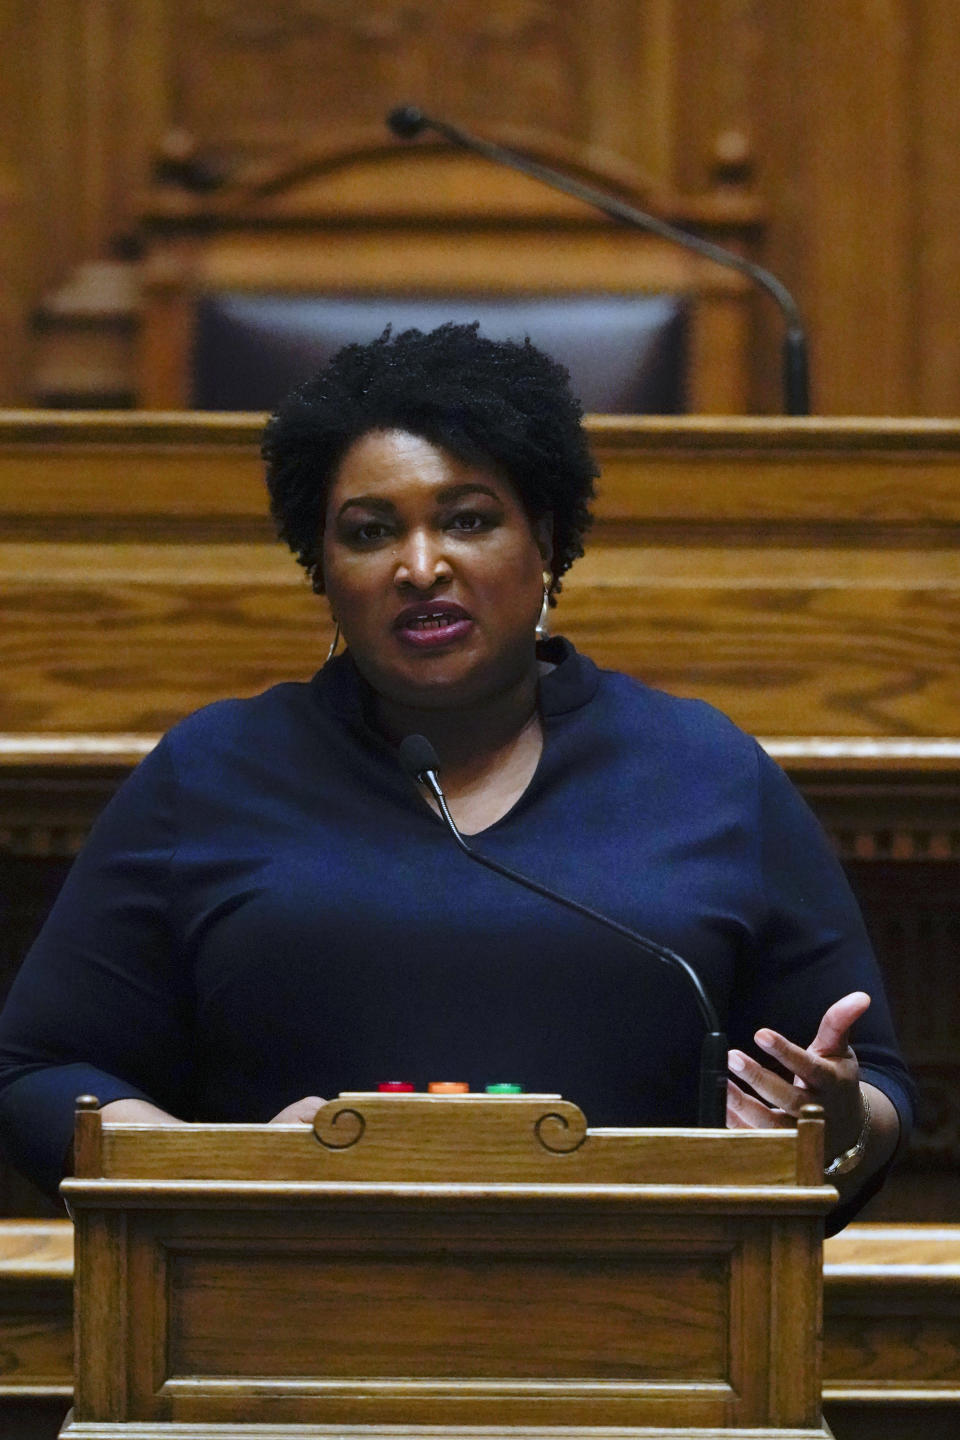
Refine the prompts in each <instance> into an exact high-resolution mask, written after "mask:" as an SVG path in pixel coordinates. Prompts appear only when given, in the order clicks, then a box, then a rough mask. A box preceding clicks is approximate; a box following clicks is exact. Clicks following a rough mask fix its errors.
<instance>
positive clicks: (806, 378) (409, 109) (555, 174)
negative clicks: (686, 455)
mask: <svg viewBox="0 0 960 1440" xmlns="http://www.w3.org/2000/svg"><path fill="white" fill-rule="evenodd" d="M387 125H388V126H389V127H390V129H391V130H392V131H393V133H394V135H396V136H397V137H398V138H399V139H400V140H413V139H415V137H416V136H417V135H420V134H421V133H422V132H423V131H424V130H434V131H435V132H436V133H437V134H438V135H442V136H443V137H444V139H445V140H449V141H450V142H451V143H452V144H454V145H459V146H460V148H461V149H463V150H472V151H473V153H474V154H475V155H482V156H483V158H484V159H485V160H491V161H492V162H493V163H494V164H495V165H506V166H508V167H509V168H510V169H511V170H519V171H520V173H521V175H528V176H529V177H530V178H531V179H532V180H540V181H542V183H543V184H544V185H549V186H551V187H552V188H553V189H554V190H562V191H563V193H564V194H565V195H572V196H574V198H575V199H577V200H582V201H583V202H584V203H585V204H587V205H592V206H594V208H595V209H597V210H600V211H601V212H602V213H603V214H604V215H609V216H610V217H611V218H612V219H614V220H623V221H625V222H626V224H628V225H637V226H639V228H640V229H641V230H648V231H649V232H650V233H651V234H652V235H659V236H660V238H661V240H669V241H671V242H672V243H673V244H675V245H682V246H684V248H685V249H687V250H693V251H695V253H696V254H697V255H703V256H704V257H705V259H707V260H714V261H715V262H716V263H717V264H718V265H725V266H726V267H727V268H728V269H730V270H737V271H739V273H740V274H741V275H746V276H747V278H748V279H749V280H752V281H753V282H754V284H755V285H759V286H760V287H761V289H763V290H766V292H767V294H768V295H772V296H773V298H774V300H775V301H776V303H777V305H778V306H779V307H780V312H781V314H782V315H783V318H784V320H785V322H786V327H787V328H786V332H785V334H784V337H783V408H784V412H785V413H786V414H787V415H809V414H810V373H809V360H808V355H807V336H806V331H805V330H804V327H803V322H802V320H801V319H800V311H799V310H798V308H797V304H796V301H795V300H794V298H793V296H792V295H791V294H790V291H789V290H788V289H787V287H786V286H785V285H784V284H783V282H782V281H781V280H778V279H777V277H776V275H773V274H771V272H770V271H769V270H766V269H764V267H763V266H762V265H755V264H754V263H753V261H752V260H745V259H744V257H743V256H742V255H737V254H736V252H735V251H733V250H727V249H725V248H724V247H723V246H722V245H714V243H713V241H712V240H702V239H701V238H700V236H699V235H691V234H690V233H689V231H687V230H681V229H680V228H679V227H678V226H676V225H671V224H670V223H669V222H668V221H666V220H661V219H660V218H659V217H658V216H656V215H650V214H648V212H647V211H646V210H638V209H637V208H636V207H635V206H633V205H627V204H626V203H625V202H624V201H623V200H617V199H616V198H615V197H614V196H612V195H606V194H604V192H603V191H602V190H596V189H594V187H593V186H592V185H583V184H581V182H580V181H579V180H574V179H573V177H572V176H571V175H564V174H563V172H562V171H560V170H554V169H553V168H552V167H551V166H549V165H541V164H540V162H539V160H531V159H530V158H529V156H526V155H521V154H520V153H519V152H518V151H516V150H508V149H507V148H506V146H505V145H495V144H493V142H492V141H490V140H481V139H480V138H479V137H478V136H476V135H471V134H469V133H468V131H466V130H461V129H460V128H459V126H457V125H451V124H449V123H448V122H447V121H446V120H435V119H434V118H433V117H432V116H430V115H425V114H424V113H423V111H422V110H420V109H418V107H417V106H416V105H398V106H397V107H396V109H394V110H391V111H390V113H389V115H388V116H387Z"/></svg>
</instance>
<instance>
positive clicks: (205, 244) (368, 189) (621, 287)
mask: <svg viewBox="0 0 960 1440" xmlns="http://www.w3.org/2000/svg"><path fill="white" fill-rule="evenodd" d="M497 138H498V139H502V140H504V141H509V142H511V143H512V144H514V145H517V146H520V147H521V148H523V149H524V150H525V151H526V152H527V153H529V154H531V155H532V156H533V157H534V158H536V159H540V160H542V161H544V162H546V163H550V164H552V165H554V166H557V167H559V168H561V169H563V168H566V169H568V170H569V171H570V172H571V173H573V174H574V175H577V176H578V177H579V178H581V179H584V180H587V181H589V182H590V183H592V184H594V185H596V186H598V187H599V188H601V189H606V190H608V191H610V192H611V193H613V194H614V195H616V196H618V197H620V198H629V199H631V200H633V201H634V202H635V203H636V202H639V203H641V204H642V205H644V206H646V207H647V208H649V209H651V210H652V211H653V212H654V213H656V214H657V215H659V216H660V217H662V218H664V219H668V220H673V221H677V222H680V223H682V224H688V225H696V226H698V227H699V228H702V229H705V230H708V231H709V233H710V235H711V237H712V238H714V239H716V240H719V241H720V243H726V244H728V245H730V246H732V247H733V248H736V249H740V250H744V249H749V248H750V246H751V245H752V243H753V241H754V239H755V235H756V232H757V228H758V224H759V217H758V211H757V207H756V205H755V203H754V202H753V201H752V200H751V199H750V197H749V196H744V194H743V192H742V191H739V190H737V189H736V188H735V187H726V186H721V187H719V189H718V192H717V193H715V194H707V195H703V196H696V197H687V198H681V197H675V196H674V197H671V196H668V195H666V194H664V193H656V192H655V191H654V189H653V187H651V186H650V185H649V183H648V181H647V180H646V178H645V177H643V176H642V175H640V174H639V173H638V172H636V171H635V170H633V168H632V167H630V166H629V165H627V164H626V163H625V162H623V161H622V160H620V159H618V158H617V157H615V156H611V155H610V154H609V152H603V151H599V150H596V149H590V148H583V147H578V146H573V145H571V144H569V142H565V141H558V140H556V139H555V138H554V137H552V136H547V135H543V134H538V133H537V132H534V131H530V130H526V131H522V132H521V131H513V132H509V133H508V132H506V131H503V132H502V133H500V134H498V136H497ZM142 228H143V234H144V237H145V248H146V258H145V264H144V300H143V326H142V343H141V347H140V384H139V394H140V401H141V404H142V405H143V406H144V407H145V408H148V409H177V408H185V407H186V405H187V402H188V396H189V356H190V346H191V336H192V324H193V312H194V307H195V304H196V300H197V298H198V297H199V296H200V295H202V294H204V293H205V292H209V291H212V290H249V291H257V290H259V291H265V290H267V291H273V292H278V293H284V292H298V293H301V294H310V293H312V294H336V293H352V294H358V293H377V294H381V295H383V294H397V295H400V294H404V295H410V294H415V293H420V294H428V293H433V294H453V295H456V294H460V293H466V292H469V293H473V294H476V293H484V292H485V293H491V294H511V293H512V294H516V293H520V292H534V293H541V294H543V293H551V294H564V293H567V292H569V293H570V294H577V293H586V292H593V293H596V292H607V293H628V294H629V293H658V292H660V293H662V292H669V293H682V294H687V295H690V296H692V297H693V299H694V306H693V326H692V344H691V350H692V355H691V379H690V396H691V407H690V408H691V409H692V410H694V411H703V412H708V413H742V412H743V411H745V410H746V409H747V408H748V396H747V375H748V365H747V356H748V350H749V341H750V335H749V331H750V305H751V300H752V293H751V290H750V287H749V285H748V283H747V282H746V281H745V280H744V279H743V278H742V277H741V276H740V275H737V274H735V273H733V272H731V271H729V270H725V269H723V268H721V267H719V266H717V265H715V264H713V263H711V262H710V261H706V260H702V259H701V258H700V257H699V256H696V255H693V254H690V253H688V252H686V251H684V250H682V249H679V248H678V247H676V246H672V245H669V244H667V243H666V242H664V241H662V240H659V239H657V238H656V237H653V236H650V235H646V234H642V233H638V232H636V231H634V230H631V229H628V228H627V227H625V226H623V225H619V224H615V223H614V222H611V221H608V220H607V219H605V218H604V217H602V216H599V215H597V214H595V213H594V212H592V211H590V210H589V209H588V208H587V207H586V206H584V205H583V204H581V203H580V202H579V201H576V200H573V199H571V198H570V197H568V196H566V195H562V194H558V193H557V192H554V191H551V190H550V189H548V188H547V187H546V186H545V185H543V184H541V183H539V182H537V181H534V180H530V179H528V178H527V177H525V176H522V175H519V174H515V173H513V172H511V171H505V170H503V169H501V168H499V167H497V166H494V165H492V164H490V163H489V162H487V161H485V160H483V159H482V158H480V157H478V156H474V155H471V154H467V153H465V152H462V151H459V150H456V149H454V148H453V147H451V146H448V145H446V144H444V143H443V142H434V141H433V140H430V139H427V140H420V141H417V142H415V143H413V144H404V143H402V142H396V141H391V140H384V138H383V136H382V135H381V134H379V133H374V132H371V131H370V130H366V131H362V132H356V131H354V132H346V133H343V134H341V135H340V136H338V137H335V138H334V139H332V140H329V141H327V142H325V143H324V144H323V145H321V146H318V147H317V148H316V149H313V150H309V151H306V152H301V153H299V154H297V155H293V156H290V157H287V158H286V159H284V160H282V161H279V162H276V161H275V162H272V164H270V165H269V166H267V167H264V168H261V169H260V170H259V171H257V170H254V169H251V170H249V171H248V172H247V173H246V174H244V175H239V176H237V177H236V179H235V180H234V181H233V182H232V183H231V184H229V185H227V186H224V187H223V189H221V190H220V191H217V192H215V193H213V194H211V195H196V194H187V193H184V192H182V191H179V190H175V189H171V188H158V189H157V190H156V191H155V192H154V194H153V195H152V196H151V197H150V199H149V203H148V205H147V206H146V207H145V210H144V213H143V216H142Z"/></svg>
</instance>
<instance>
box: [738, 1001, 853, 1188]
mask: <svg viewBox="0 0 960 1440" xmlns="http://www.w3.org/2000/svg"><path fill="white" fill-rule="evenodd" d="M869 1005H870V996H869V995H867V994H866V993H865V992H864V991H863V990H854V991H853V993H852V994H850V995H844V996H843V998H842V999H841V1000H837V1001H836V1003H835V1004H833V1005H831V1006H830V1009H829V1010H828V1011H827V1013H826V1014H825V1015H824V1017H823V1019H822V1020H821V1021H820V1028H819V1029H818V1031H817V1033H816V1035H815V1036H814V1038H813V1040H812V1041H811V1043H810V1044H809V1045H808V1046H807V1048H806V1049H805V1050H804V1049H802V1048H801V1047H800V1046H799V1045H794V1044H793V1043H792V1042H791V1041H789V1040H787V1039H785V1038H784V1036H783V1035H778V1034H777V1032H776V1031H775V1030H758V1031H757V1033H756V1035H755V1036H754V1040H755V1041H756V1043H757V1045H758V1046H759V1048H760V1049H761V1050H764V1051H766V1053H767V1054H768V1055H771V1056H772V1057H773V1059H775V1060H777V1061H779V1063H780V1064H781V1065H782V1066H783V1067H784V1069H786V1070H788V1071H789V1072H790V1073H791V1074H792V1075H793V1080H792V1081H791V1080H789V1079H787V1078H785V1077H784V1076H783V1075H781V1074H780V1073H779V1072H778V1071H775V1070H768V1069H766V1068H765V1067H764V1066H763V1065H761V1064H759V1062H758V1061H756V1060H753V1059H751V1058H750V1056H749V1055H745V1054H744V1053H743V1051H742V1050H731V1051H730V1054H729V1062H728V1063H729V1066H730V1069H731V1070H732V1071H734V1073H735V1074H736V1075H738V1076H739V1077H740V1078H741V1079H742V1080H744V1081H746V1083H747V1084H748V1085H749V1086H750V1089H751V1090H753V1091H754V1092H755V1094H753V1095H748V1094H747V1093H746V1091H744V1090H741V1088H740V1086H739V1085H737V1084H736V1083H735V1082H734V1081H733V1080H730V1081H728V1083H727V1124H728V1126H730V1128H731V1129H740V1130H758V1129H769V1128H771V1127H773V1126H778V1125H792V1124H794V1122H795V1120H796V1118H797V1116H798V1115H799V1114H800V1111H801V1109H802V1108H803V1106H804V1105H809V1104H811V1103H813V1104H816V1105H822V1106H823V1113H824V1118H825V1120H826V1126H827V1132H826V1155H827V1159H828V1160H829V1159H830V1158H831V1157H832V1156H834V1155H839V1154H841V1153H842V1152H843V1151H844V1150H847V1149H849V1148H850V1147H851V1146H852V1145H855V1144H856V1142H857V1137H858V1136H859V1134H860V1131H861V1128H862V1126H863V1115H864V1111H863V1099H862V1096H861V1094H860V1067H859V1066H858V1064H857V1057H856V1055H855V1054H854V1052H853V1049H852V1048H851V1045H850V1029H851V1027H852V1026H853V1024H854V1022H855V1021H857V1020H859V1018H860V1016H861V1015H863V1014H864V1012H865V1011H866V1010H867V1009H868V1007H869ZM757 1097H759V1098H757Z"/></svg>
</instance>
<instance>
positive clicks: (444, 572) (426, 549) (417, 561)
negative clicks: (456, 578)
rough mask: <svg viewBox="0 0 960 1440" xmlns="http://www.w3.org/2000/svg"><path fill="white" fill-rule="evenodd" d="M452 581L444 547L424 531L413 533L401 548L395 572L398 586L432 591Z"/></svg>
mask: <svg viewBox="0 0 960 1440" xmlns="http://www.w3.org/2000/svg"><path fill="white" fill-rule="evenodd" d="M449 579H450V566H449V564H448V562H447V559H446V556H445V555H444V553H443V547H442V546H441V545H439V544H438V543H437V541H436V539H435V538H434V537H433V536H431V535H429V534H426V533H425V532H423V531H412V532H411V533H410V534H409V535H408V536H407V537H406V540H405V542H404V544H403V545H402V547H401V550H400V554H399V557H398V560H397V568H396V571H395V572H394V581H395V583H396V584H397V585H401V586H402V585H412V586H413V587H414V588H415V589H417V590H430V589H432V588H433V586H434V585H437V584H439V583H441V582H443V581H446V580H449Z"/></svg>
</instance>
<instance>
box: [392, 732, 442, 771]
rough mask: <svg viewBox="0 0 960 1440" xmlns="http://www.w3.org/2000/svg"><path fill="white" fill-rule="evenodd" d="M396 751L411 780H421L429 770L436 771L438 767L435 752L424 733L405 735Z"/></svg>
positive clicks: (438, 762)
mask: <svg viewBox="0 0 960 1440" xmlns="http://www.w3.org/2000/svg"><path fill="white" fill-rule="evenodd" d="M398 753H399V756H400V764H401V765H402V766H403V768H404V770H406V772H407V774H408V775H409V776H410V778H411V780H422V779H423V777H424V775H426V774H427V773H428V772H429V771H431V770H432V771H433V772H434V773H436V771H438V770H439V769H440V760H439V758H438V756H437V752H436V750H434V748H433V746H432V745H431V744H430V741H429V740H428V739H427V737H426V735H407V736H406V738H405V739H403V740H401V741H400V749H399V752H398Z"/></svg>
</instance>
